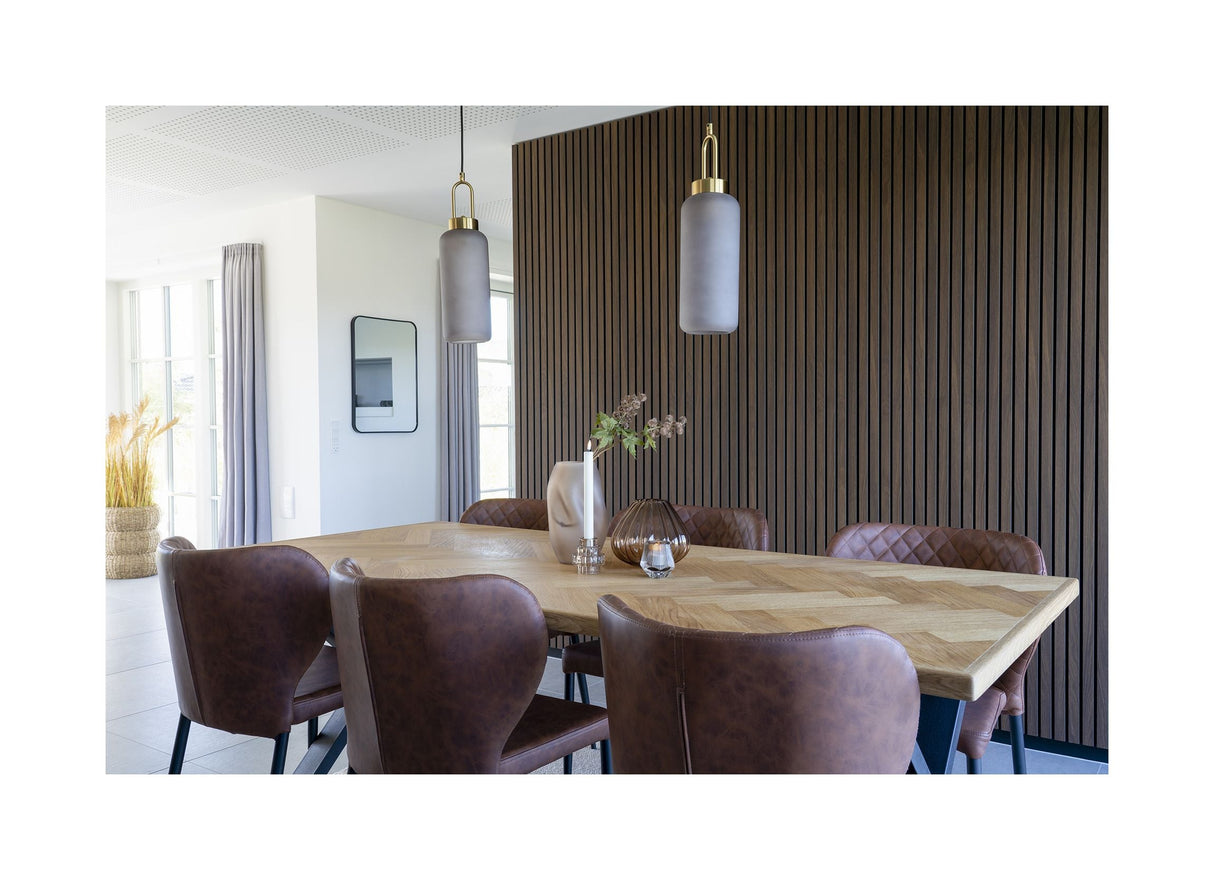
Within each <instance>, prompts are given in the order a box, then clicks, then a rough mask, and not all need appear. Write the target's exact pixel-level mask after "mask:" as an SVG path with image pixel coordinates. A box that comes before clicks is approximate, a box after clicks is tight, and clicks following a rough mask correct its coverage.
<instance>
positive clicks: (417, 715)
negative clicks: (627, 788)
mask: <svg viewBox="0 0 1214 880" xmlns="http://www.w3.org/2000/svg"><path fill="white" fill-rule="evenodd" d="M329 589H330V593H331V599H332V605H333V623H334V631H335V633H336V638H337V651H338V657H339V659H340V666H341V679H342V685H343V689H344V690H345V692H346V724H347V729H348V732H349V744H348V749H349V763H350V771H351V772H352V773H530V772H531V771H533V770H537V769H539V768H540V767H543V766H544V765H546V764H549V763H551V762H552V761H555V760H556V759H557V758H562V757H565V756H567V755H570V754H572V753H573V752H574V751H577V750H578V749H581V748H585V747H586V746H589V745H592V744H594V743H597V742H600V741H605V740H606V739H607V736H608V730H607V712H606V710H604V709H602V708H601V707H598V706H586V705H583V704H581V703H575V702H571V701H567V700H558V699H555V698H552V697H546V696H543V695H540V694H536V688H537V687H538V686H539V683H540V679H541V678H542V677H543V674H544V664H545V661H546V657H547V650H546V643H547V632H548V628H547V625H546V624H545V622H544V613H543V611H542V610H541V609H540V605H539V602H537V601H536V598H535V596H534V595H532V593H531V591H530V590H528V589H527V588H526V587H524V586H523V585H522V584H520V583H518V582H517V581H514V580H511V579H510V578H507V577H502V576H500V575H488V574H486V575H465V576H461V577H450V578H419V579H406V578H375V577H367V576H366V575H365V574H364V573H363V572H362V570H361V569H360V568H359V567H358V565H357V563H355V562H354V561H353V560H351V559H341V560H338V561H337V562H336V563H334V564H333V567H332V568H331V569H330V571H329ZM452 646H458V649H453V647H452ZM601 761H602V764H603V771H604V772H610V769H611V754H610V751H609V749H608V748H606V747H605V748H603V749H602V751H601ZM566 767H567V769H568V765H566Z"/></svg>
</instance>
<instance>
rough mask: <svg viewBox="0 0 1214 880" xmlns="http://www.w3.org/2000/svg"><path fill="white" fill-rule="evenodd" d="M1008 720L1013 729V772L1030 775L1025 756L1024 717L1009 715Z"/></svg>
mask: <svg viewBox="0 0 1214 880" xmlns="http://www.w3.org/2000/svg"><path fill="white" fill-rule="evenodd" d="M1007 720H1008V724H1010V725H1011V728H1012V772H1013V773H1028V772H1029V770H1028V764H1027V762H1026V761H1025V755H1024V716H1023V715H1009V716H1008V718H1007Z"/></svg>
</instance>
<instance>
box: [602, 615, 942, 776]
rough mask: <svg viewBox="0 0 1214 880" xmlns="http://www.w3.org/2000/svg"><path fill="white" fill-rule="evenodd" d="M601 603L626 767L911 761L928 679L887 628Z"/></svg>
mask: <svg viewBox="0 0 1214 880" xmlns="http://www.w3.org/2000/svg"><path fill="white" fill-rule="evenodd" d="M598 609H599V632H600V635H601V636H602V645H603V648H602V650H603V669H604V682H605V685H606V688H607V705H608V706H609V707H610V712H611V747H612V763H613V767H614V771H615V772H617V773H905V772H906V768H907V766H908V765H909V764H910V759H911V755H912V753H913V751H914V747H915V736H916V733H917V730H918V724H919V680H918V677H917V675H916V673H915V668H914V666H913V665H912V664H911V661H910V658H909V657H908V656H907V654H906V649H905V648H903V647H902V645H901V644H899V643H898V642H897V641H896V640H895V639H893V638H891V637H890V636H888V635H886V634H885V633H883V632H881V631H879V630H875V629H871V628H869V627H860V626H849V627H841V628H838V629H826V630H818V631H814V632H798V633H771V634H748V633H736V632H707V631H704V630H695V629H687V628H684V627H678V626H671V625H668V624H664V623H659V622H658V621H655V620H651V619H649V618H646V617H644V616H642V615H640V614H638V613H637V612H635V611H634V610H633V609H631V608H629V607H628V606H627V605H625V604H624V602H623V601H621V600H620V599H619V598H618V597H616V596H604V597H603V598H601V599H600V600H599V603H598Z"/></svg>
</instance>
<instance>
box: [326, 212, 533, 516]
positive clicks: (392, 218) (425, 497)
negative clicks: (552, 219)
mask: <svg viewBox="0 0 1214 880" xmlns="http://www.w3.org/2000/svg"><path fill="white" fill-rule="evenodd" d="M316 230H317V301H318V314H319V321H320V418H319V424H318V429H319V432H318V433H319V442H320V448H321V461H320V487H321V488H320V491H321V506H322V515H321V531H322V532H323V533H332V532H344V531H350V530H352V529H367V528H378V527H381V526H390V525H398V524H401V523H410V522H425V521H427V520H432V519H436V518H437V517H438V507H439V504H438V482H439V481H438V465H439V445H438V444H439V436H440V435H439V404H440V399H441V398H440V395H439V389H438V375H439V360H438V359H439V356H440V353H441V350H442V339H441V335H440V334H441V328H440V326H439V305H438V289H439V284H438V239H439V236H440V235H442V233H443V232H444V231H445V229H444V228H442V227H438V226H431V225H429V224H427V223H422V222H419V221H416V220H410V219H408V218H405V217H400V216H397V215H395V214H388V213H385V212H383V211H376V210H372V209H370V208H363V207H359V206H357V205H350V204H346V203H344V202H339V201H335V200H332V199H317V202H316ZM489 263H490V266H491V267H492V268H493V270H494V271H495V272H502V273H503V274H512V272H511V265H512V261H511V250H510V243H509V242H506V241H501V240H497V239H490V241H489ZM357 315H368V316H370V317H374V318H393V319H396V320H403V321H412V322H413V323H414V324H416V325H417V347H418V351H417V368H418V369H417V375H418V395H417V408H418V412H417V430H416V431H414V432H412V433H408V434H362V433H358V432H356V431H355V430H354V429H353V426H352V425H351V421H350V417H351V412H350V402H351V401H350V321H351V319H352V318H354V317H355V316H357ZM334 431H336V436H337V451H333V443H332V441H333V436H334Z"/></svg>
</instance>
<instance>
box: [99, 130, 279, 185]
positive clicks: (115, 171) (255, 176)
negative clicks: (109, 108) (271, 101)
mask: <svg viewBox="0 0 1214 880" xmlns="http://www.w3.org/2000/svg"><path fill="white" fill-rule="evenodd" d="M105 173H106V176H107V177H109V178H114V179H116V180H118V181H121V182H124V183H142V184H148V185H150V186H157V187H163V188H165V189H168V190H173V191H174V192H183V193H189V194H191V195H205V194H207V193H213V192H218V191H219V190H222V189H230V188H231V187H234V186H242V185H244V184H246V183H253V182H254V181H257V180H267V179H269V178H271V177H278V176H280V175H282V174H285V173H286V171H285V169H283V168H267V167H266V166H264V165H251V164H249V163H247V162H241V161H239V160H236V159H229V158H227V157H226V156H216V155H215V154H213V153H205V152H203V151H201V150H191V149H189V148H188V147H183V146H181V145H179V144H174V143H170V142H168V141H162V140H158V139H156V138H149V137H144V136H143V135H139V134H128V135H123V136H122V137H117V138H113V139H112V140H108V141H106V142H105Z"/></svg>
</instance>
